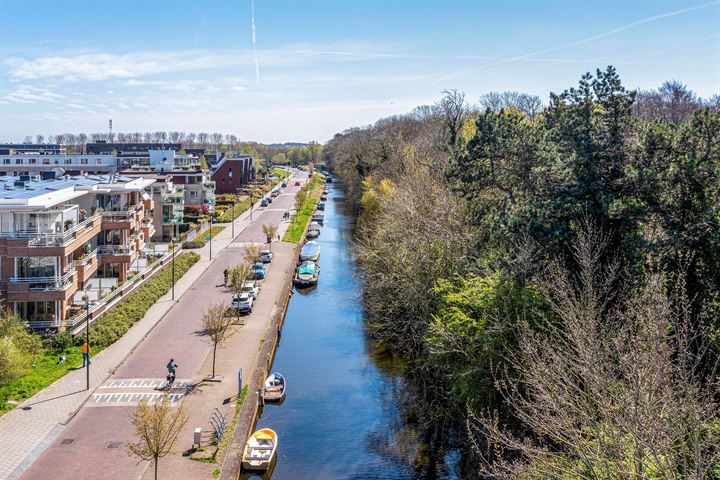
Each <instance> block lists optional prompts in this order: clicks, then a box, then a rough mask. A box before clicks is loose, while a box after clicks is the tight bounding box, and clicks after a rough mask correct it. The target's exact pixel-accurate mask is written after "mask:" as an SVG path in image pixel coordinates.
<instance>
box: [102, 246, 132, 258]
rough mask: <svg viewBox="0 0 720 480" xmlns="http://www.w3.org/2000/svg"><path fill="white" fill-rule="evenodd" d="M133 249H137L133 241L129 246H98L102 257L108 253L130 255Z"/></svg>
mask: <svg viewBox="0 0 720 480" xmlns="http://www.w3.org/2000/svg"><path fill="white" fill-rule="evenodd" d="M133 250H135V247H134V245H133V244H132V243H131V244H130V245H129V246H125V245H99V246H98V248H97V252H98V255H99V256H101V257H103V256H106V255H129V254H130V253H131V252H132V251H133Z"/></svg>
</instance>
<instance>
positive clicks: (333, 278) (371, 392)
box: [221, 184, 455, 480]
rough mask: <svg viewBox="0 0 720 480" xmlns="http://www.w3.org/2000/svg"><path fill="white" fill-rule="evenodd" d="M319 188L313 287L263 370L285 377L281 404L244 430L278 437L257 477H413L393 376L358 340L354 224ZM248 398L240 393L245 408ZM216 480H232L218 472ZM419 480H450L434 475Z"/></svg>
mask: <svg viewBox="0 0 720 480" xmlns="http://www.w3.org/2000/svg"><path fill="white" fill-rule="evenodd" d="M329 188H330V190H331V193H330V198H329V199H328V201H327V202H326V204H327V208H326V211H325V226H324V227H323V229H322V233H321V235H320V237H319V238H318V240H317V241H318V243H319V244H320V246H321V256H320V262H319V264H320V268H321V274H320V279H319V282H318V286H317V287H316V288H313V289H307V290H300V291H297V292H296V293H295V294H294V295H292V297H291V298H290V299H289V302H288V305H287V311H286V312H285V315H284V319H283V320H280V321H281V322H282V325H283V326H282V335H281V339H280V341H279V344H278V348H277V351H276V352H275V354H274V361H273V362H272V368H271V369H269V370H268V371H277V372H281V373H282V374H283V375H285V377H286V378H287V381H288V390H287V398H286V399H285V401H284V402H283V404H281V405H272V404H268V405H266V406H264V407H263V408H261V409H258V414H259V418H258V420H257V424H256V425H254V426H250V425H248V431H250V430H255V429H258V428H272V429H273V430H275V431H276V432H277V434H278V438H279V446H278V454H277V460H276V462H275V465H274V466H273V470H272V471H271V472H269V473H266V474H264V475H262V476H261V478H271V477H272V478H274V479H340V478H342V479H411V478H419V477H418V474H417V472H416V470H415V468H414V462H416V460H417V458H418V457H419V455H418V451H419V449H420V447H419V445H420V443H421V442H420V441H419V439H418V436H419V435H418V432H417V431H416V429H415V428H414V427H413V426H412V425H409V424H408V422H407V419H406V418H405V417H404V413H403V411H402V406H401V399H400V397H401V396H402V392H403V378H402V376H401V375H400V373H399V372H400V371H401V370H402V369H398V368H393V367H396V365H393V364H392V362H391V361H388V360H387V359H383V358H381V357H380V356H379V355H378V353H377V352H376V351H375V350H374V347H373V344H372V342H371V341H370V340H369V339H368V337H367V335H366V333H365V330H364V328H363V322H364V315H363V305H362V294H361V292H362V280H361V278H360V277H359V276H358V275H356V273H357V266H356V264H355V261H354V258H353V256H352V252H351V251H352V245H351V235H352V231H353V228H354V222H355V218H354V215H353V212H352V211H351V208H350V205H349V202H348V201H346V199H345V198H344V195H343V192H342V190H341V189H340V188H338V185H337V184H332V185H329ZM267 359H268V360H270V359H272V356H270V357H267ZM258 380H259V381H262V378H259V379H258ZM251 393H253V392H251ZM254 394H255V395H254V396H255V399H256V398H257V394H256V392H254ZM252 400H254V399H252V397H251V396H248V399H247V400H246V403H251V402H252V403H256V402H253V401H252ZM246 406H247V405H246ZM248 408H250V407H249V406H248ZM253 408H254V405H253ZM243 445H244V442H243V444H240V443H238V444H236V445H235V448H236V449H237V448H240V449H242V447H243ZM228 460H229V459H228ZM227 473H228V474H229V473H230V472H227ZM221 478H225V479H228V480H229V479H233V480H234V479H235V478H237V477H234V476H232V475H227V476H226V469H225V468H223V475H222V477H221ZM241 478H243V479H249V478H255V477H254V476H253V475H250V474H243V476H242V477H241ZM423 478H439V479H452V478H455V477H454V476H453V475H452V474H450V473H442V472H441V473H439V474H437V475H435V476H433V477H423Z"/></svg>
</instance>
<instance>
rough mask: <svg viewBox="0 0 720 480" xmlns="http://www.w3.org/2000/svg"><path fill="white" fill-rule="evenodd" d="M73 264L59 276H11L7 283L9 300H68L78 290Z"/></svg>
mask: <svg viewBox="0 0 720 480" xmlns="http://www.w3.org/2000/svg"><path fill="white" fill-rule="evenodd" d="M76 274H77V272H76V271H75V268H74V267H73V266H71V267H70V269H69V270H67V271H66V272H65V273H64V274H63V275H62V276H59V277H11V278H10V280H8V284H7V301H8V302H27V301H43V300H67V299H69V298H70V297H71V296H72V294H73V293H75V291H76V290H77V283H76V282H75V276H76Z"/></svg>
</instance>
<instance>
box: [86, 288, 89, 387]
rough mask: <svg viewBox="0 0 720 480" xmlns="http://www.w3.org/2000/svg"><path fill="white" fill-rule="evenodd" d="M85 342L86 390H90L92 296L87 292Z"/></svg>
mask: <svg viewBox="0 0 720 480" xmlns="http://www.w3.org/2000/svg"><path fill="white" fill-rule="evenodd" d="M85 343H86V344H87V350H88V351H87V365H85V390H90V297H88V295H87V292H86V294H85Z"/></svg>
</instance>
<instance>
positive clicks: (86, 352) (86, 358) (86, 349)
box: [80, 342, 90, 367]
mask: <svg viewBox="0 0 720 480" xmlns="http://www.w3.org/2000/svg"><path fill="white" fill-rule="evenodd" d="M80 353H82V358H83V364H82V366H83V367H84V366H86V365H87V366H89V365H90V345H88V343H87V342H85V343H83V344H82V347H80Z"/></svg>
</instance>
